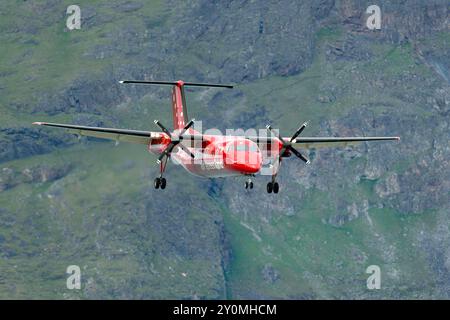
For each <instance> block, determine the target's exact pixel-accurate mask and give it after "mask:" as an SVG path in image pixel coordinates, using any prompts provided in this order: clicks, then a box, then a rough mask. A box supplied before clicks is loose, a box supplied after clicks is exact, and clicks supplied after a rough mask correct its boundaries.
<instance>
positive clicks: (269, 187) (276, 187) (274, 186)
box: [267, 182, 280, 193]
mask: <svg viewBox="0 0 450 320" xmlns="http://www.w3.org/2000/svg"><path fill="white" fill-rule="evenodd" d="M279 190H280V185H279V184H278V182H269V183H268V184H267V193H272V191H273V193H278V191H279Z"/></svg>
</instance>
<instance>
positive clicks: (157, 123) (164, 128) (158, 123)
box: [154, 120, 172, 137]
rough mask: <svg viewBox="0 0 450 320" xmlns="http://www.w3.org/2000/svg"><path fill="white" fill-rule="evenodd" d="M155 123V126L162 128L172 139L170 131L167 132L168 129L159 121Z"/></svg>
mask: <svg viewBox="0 0 450 320" xmlns="http://www.w3.org/2000/svg"><path fill="white" fill-rule="evenodd" d="M154 122H155V124H156V125H157V126H158V127H160V128H161V130H162V131H163V132H164V133H165V134H167V135H168V136H169V137H172V135H171V134H170V131H169V130H167V129H166V127H164V126H163V125H162V124H161V122H159V120H155V121H154Z"/></svg>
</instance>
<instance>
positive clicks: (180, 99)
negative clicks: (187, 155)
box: [172, 83, 189, 130]
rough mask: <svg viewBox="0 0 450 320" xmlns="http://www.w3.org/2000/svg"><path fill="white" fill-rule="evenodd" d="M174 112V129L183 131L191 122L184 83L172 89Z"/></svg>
mask: <svg viewBox="0 0 450 320" xmlns="http://www.w3.org/2000/svg"><path fill="white" fill-rule="evenodd" d="M172 112H173V129H174V130H176V129H183V128H184V126H185V125H186V123H187V122H188V121H189V119H188V114H187V107H186V97H185V95H184V85H183V83H177V84H176V85H174V86H173V87H172Z"/></svg>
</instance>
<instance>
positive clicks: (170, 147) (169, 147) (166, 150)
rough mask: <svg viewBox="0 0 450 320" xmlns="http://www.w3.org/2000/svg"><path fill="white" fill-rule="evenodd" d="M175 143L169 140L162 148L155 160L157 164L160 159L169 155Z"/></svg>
mask: <svg viewBox="0 0 450 320" xmlns="http://www.w3.org/2000/svg"><path fill="white" fill-rule="evenodd" d="M176 145H177V144H176V143H173V142H171V143H170V144H169V145H168V146H167V148H166V149H164V151H163V152H162V153H161V154H160V155H159V157H158V160H156V162H157V163H158V164H159V163H161V161H162V159H164V157H166V156H167V157H168V156H170V154H171V153H172V150H173V148H175V146H176Z"/></svg>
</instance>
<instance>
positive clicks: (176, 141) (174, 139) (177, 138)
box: [154, 119, 195, 164]
mask: <svg viewBox="0 0 450 320" xmlns="http://www.w3.org/2000/svg"><path fill="white" fill-rule="evenodd" d="M194 121H195V120H194V119H192V120H191V121H189V122H188V123H187V125H186V126H185V127H184V128H183V129H181V131H180V133H179V134H177V135H174V134H172V133H171V132H170V131H169V130H167V128H166V127H165V126H163V125H162V123H161V122H159V120H155V121H154V122H155V124H156V125H157V126H158V127H160V128H161V130H162V131H163V132H164V133H165V134H167V135H168V136H169V137H170V143H169V145H168V146H167V148H166V149H164V151H163V152H162V153H161V154H160V155H159V157H158V160H156V162H157V163H158V164H159V163H161V161H162V160H163V159H164V157H170V154H171V153H172V151H173V149H174V148H175V147H176V146H178V147H179V148H181V149H182V150H183V151H184V152H186V153H187V154H188V155H189V156H190V157H191V158H192V159H194V158H195V156H194V154H193V153H192V152H191V151H190V150H189V149H188V148H187V147H186V146H185V145H183V144H182V143H181V141H182V140H183V135H184V134H185V133H186V131H187V130H189V128H190V127H192V125H193V124H194Z"/></svg>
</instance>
